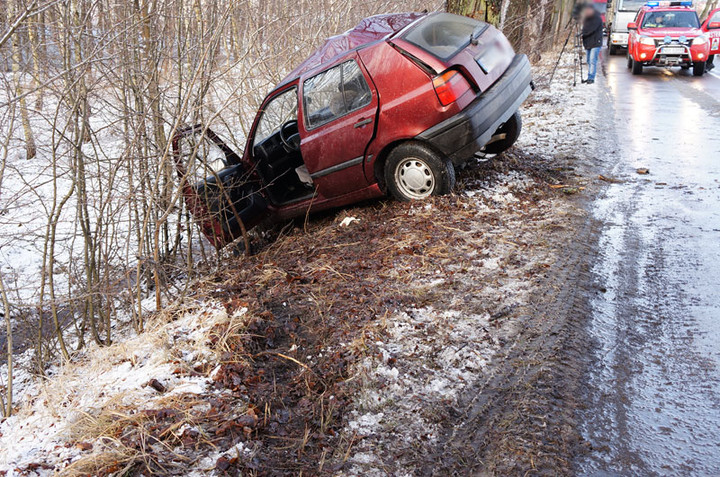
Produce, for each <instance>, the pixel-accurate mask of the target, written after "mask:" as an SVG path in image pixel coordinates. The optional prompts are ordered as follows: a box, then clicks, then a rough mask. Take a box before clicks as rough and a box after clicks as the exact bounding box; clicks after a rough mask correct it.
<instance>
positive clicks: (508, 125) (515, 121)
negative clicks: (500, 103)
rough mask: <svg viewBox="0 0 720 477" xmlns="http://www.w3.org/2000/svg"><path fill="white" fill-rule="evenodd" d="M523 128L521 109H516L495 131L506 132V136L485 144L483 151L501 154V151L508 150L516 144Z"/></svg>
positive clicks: (498, 132)
mask: <svg viewBox="0 0 720 477" xmlns="http://www.w3.org/2000/svg"><path fill="white" fill-rule="evenodd" d="M521 130H522V118H521V117H520V111H516V112H515V114H513V115H512V116H510V119H508V120H507V121H506V122H505V124H503V125H502V126H500V128H498V130H497V131H495V134H505V138H504V139H500V140H498V141H495V142H492V143H490V144H488V145H487V146H485V149H483V152H484V153H486V154H500V153H501V152H504V151H507V150H508V149H510V147H511V146H512V145H513V144H515V141H517V138H518V137H520V131H521Z"/></svg>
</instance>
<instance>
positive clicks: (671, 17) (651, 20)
mask: <svg viewBox="0 0 720 477" xmlns="http://www.w3.org/2000/svg"><path fill="white" fill-rule="evenodd" d="M642 27H643V28H699V27H700V21H699V20H698V17H697V14H696V13H695V12H653V11H649V12H647V13H646V14H645V18H643V23H642Z"/></svg>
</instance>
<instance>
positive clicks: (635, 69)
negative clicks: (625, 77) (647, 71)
mask: <svg viewBox="0 0 720 477" xmlns="http://www.w3.org/2000/svg"><path fill="white" fill-rule="evenodd" d="M642 72H643V64H642V63H640V62H639V61H635V60H634V59H633V60H632V74H634V75H641V74H642Z"/></svg>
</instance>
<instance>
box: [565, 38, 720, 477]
mask: <svg viewBox="0 0 720 477" xmlns="http://www.w3.org/2000/svg"><path fill="white" fill-rule="evenodd" d="M604 55H605V60H604V61H605V67H606V68H605V70H606V75H605V78H604V81H601V84H600V85H596V86H601V87H605V86H606V87H607V90H608V105H607V106H608V107H607V114H609V115H611V118H612V121H611V122H612V123H614V125H615V130H614V131H612V130H609V131H608V141H609V142H614V145H615V148H616V151H615V156H616V157H614V158H612V160H611V161H609V162H608V163H610V164H614V165H615V166H614V170H612V171H608V174H606V175H612V176H614V177H617V178H619V179H623V180H624V182H623V183H618V184H612V185H611V186H609V187H608V189H607V191H606V192H605V194H604V195H603V196H602V197H601V198H600V199H599V200H597V201H596V203H595V204H594V206H593V215H594V217H595V219H597V220H598V221H599V223H600V224H601V234H600V239H599V252H598V256H597V257H596V263H595V266H594V269H593V272H594V276H595V285H596V287H597V288H598V290H599V291H598V292H597V295H595V296H594V298H593V299H592V301H591V310H592V317H591V319H590V325H589V326H590V334H591V337H592V338H593V339H594V341H595V344H596V349H595V351H594V353H593V358H592V361H591V363H590V365H589V372H588V381H589V382H588V383H587V386H588V388H587V389H588V394H589V396H588V402H587V405H588V409H587V410H586V411H584V412H583V414H582V417H583V419H582V420H583V421H584V424H583V432H584V435H585V438H586V439H587V440H588V441H589V442H590V443H591V444H592V446H593V452H592V454H591V457H590V458H588V459H585V460H584V461H583V462H580V463H579V465H578V468H579V470H580V473H582V474H585V475H720V72H718V70H720V68H716V70H715V71H713V72H711V73H710V74H706V75H705V76H704V77H702V78H695V77H693V76H692V75H691V74H690V73H689V72H685V71H681V70H679V69H671V70H664V69H658V68H646V69H645V72H644V74H643V75H642V76H633V75H631V74H630V71H629V70H628V69H626V65H625V63H626V60H625V57H624V56H610V57H609V56H607V52H605V53H604ZM602 83H604V84H602ZM583 86H584V85H583ZM585 87H589V86H585ZM625 125H627V126H625ZM611 129H612V128H611ZM641 167H646V168H649V169H650V174H648V175H638V174H637V173H636V169H637V168H641Z"/></svg>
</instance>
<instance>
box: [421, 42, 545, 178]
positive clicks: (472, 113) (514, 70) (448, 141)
mask: <svg viewBox="0 0 720 477" xmlns="http://www.w3.org/2000/svg"><path fill="white" fill-rule="evenodd" d="M532 88H533V86H532V75H531V71H530V61H528V58H527V56H525V55H515V58H514V59H513V61H512V63H510V66H509V67H508V68H507V70H506V71H505V73H503V75H502V76H501V77H500V78H499V79H498V80H497V81H496V82H495V83H494V84H493V85H492V86H491V87H490V88H489V89H488V90H486V91H484V92H482V93H480V94H479V95H478V96H477V98H475V100H474V101H473V102H472V103H470V104H469V105H468V106H467V107H466V108H465V109H463V110H462V111H460V112H459V113H458V114H456V115H455V116H453V117H451V118H449V119H446V120H445V121H443V122H441V123H439V124H437V125H435V126H433V127H431V128H430V129H427V130H425V131H423V132H422V133H420V134H419V135H418V136H417V138H418V139H420V140H422V141H425V142H428V143H429V144H431V145H432V146H433V147H435V148H436V149H437V150H439V151H440V152H442V153H443V154H445V155H446V156H447V157H448V158H450V159H451V160H452V161H453V163H455V164H460V163H462V162H464V161H466V160H467V159H469V158H470V157H472V155H473V154H475V153H476V152H478V151H480V150H481V149H482V148H483V147H484V146H485V145H486V144H487V143H488V142H490V139H491V138H492V135H493V134H494V133H495V131H497V129H498V128H499V127H500V126H501V125H502V124H503V123H504V122H506V121H507V120H508V119H510V117H511V116H512V115H513V114H515V112H516V111H517V110H518V109H519V108H520V105H521V104H522V102H523V101H525V99H526V98H527V97H528V96H529V95H530V92H531V91H532Z"/></svg>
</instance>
